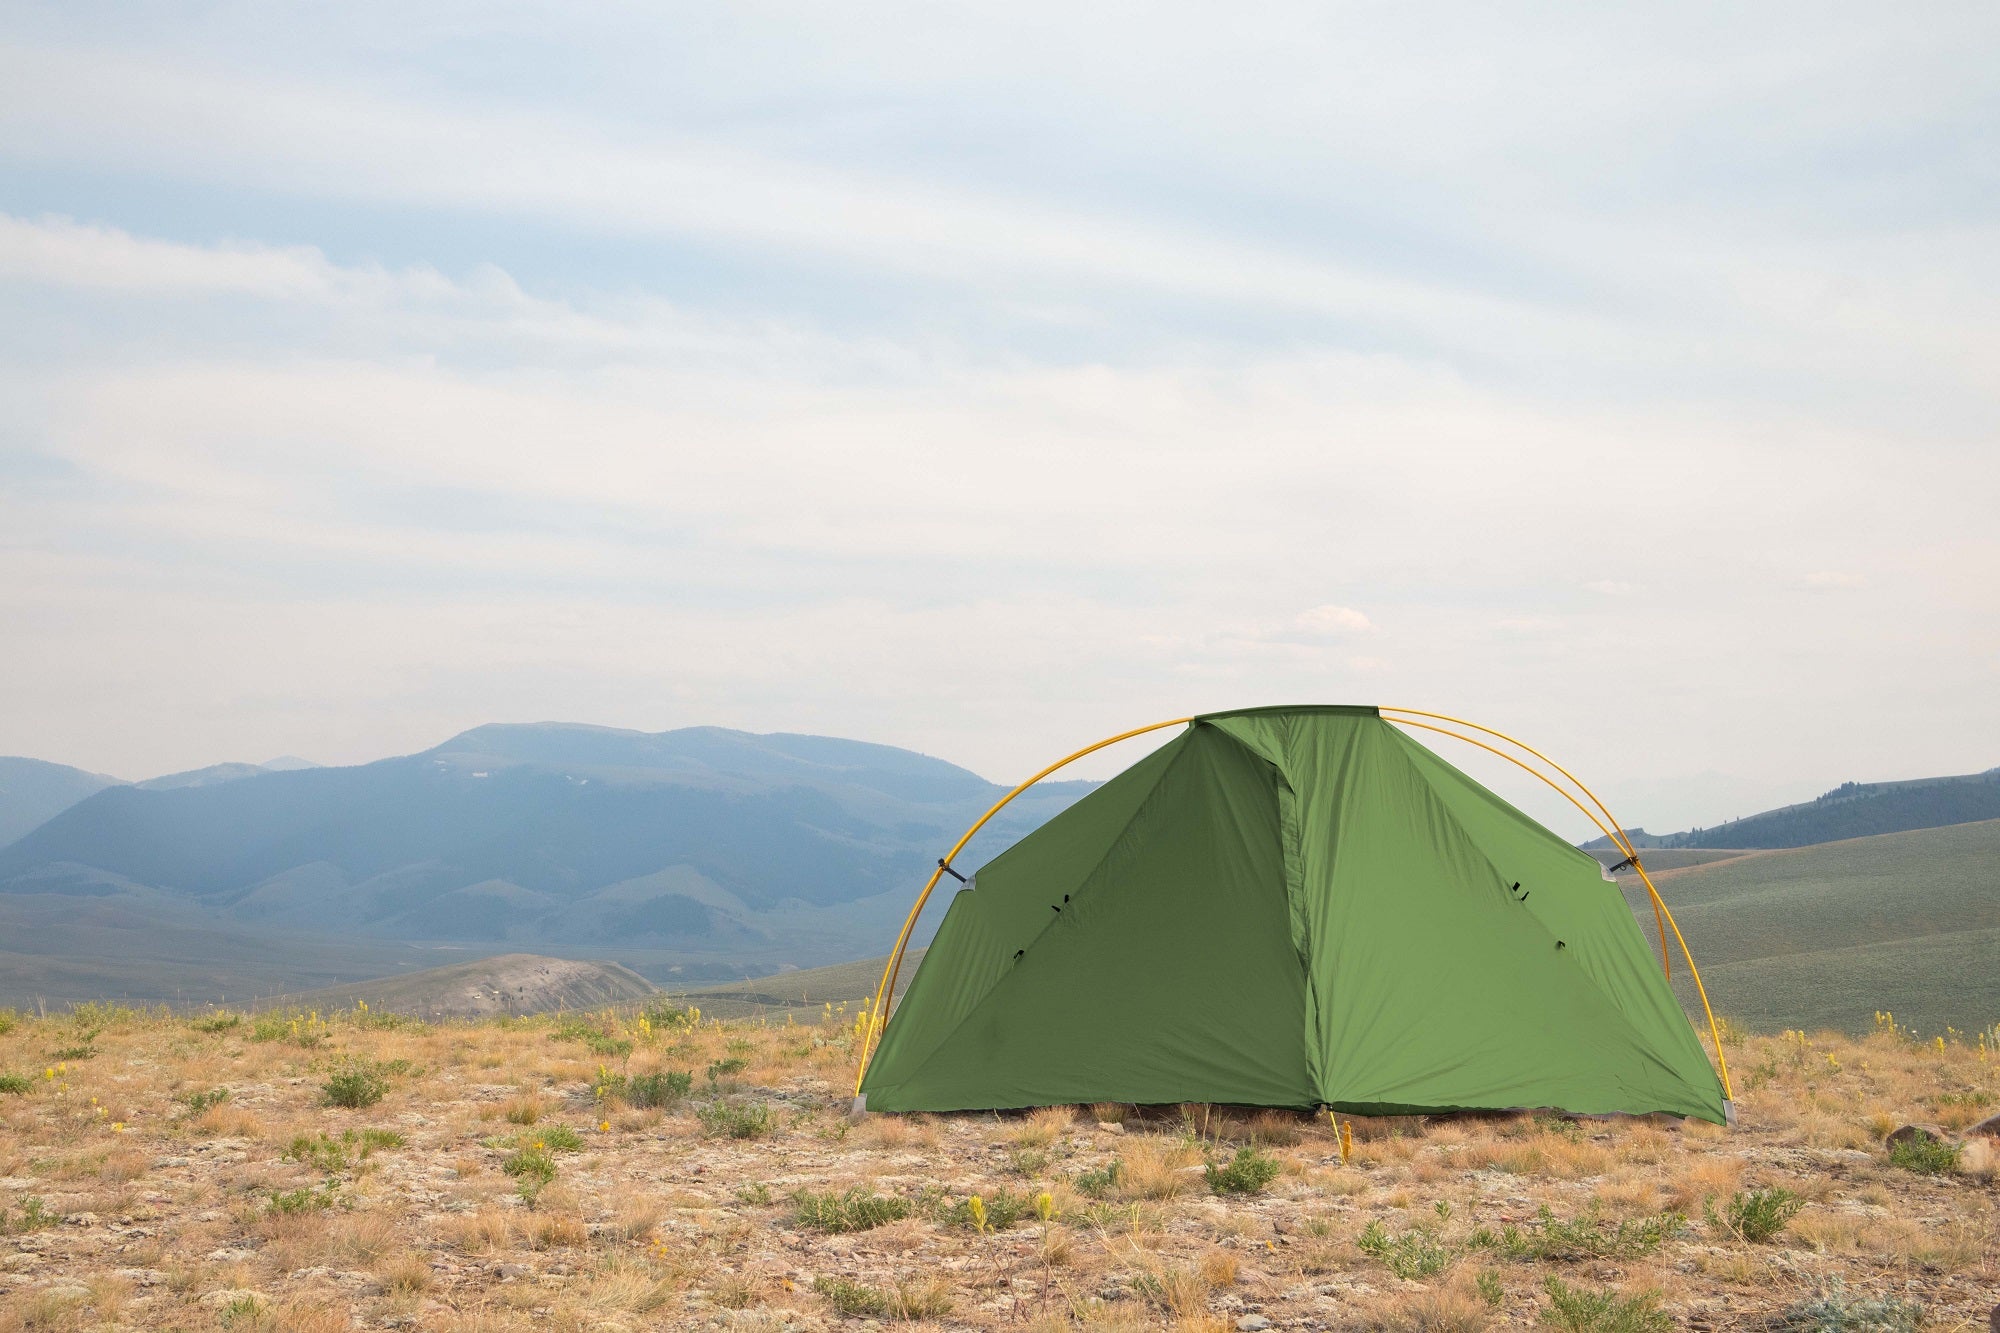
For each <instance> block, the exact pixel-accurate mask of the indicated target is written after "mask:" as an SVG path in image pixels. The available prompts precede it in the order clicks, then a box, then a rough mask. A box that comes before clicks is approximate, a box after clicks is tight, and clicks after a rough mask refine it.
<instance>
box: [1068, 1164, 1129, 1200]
mask: <svg viewBox="0 0 2000 1333" xmlns="http://www.w3.org/2000/svg"><path fill="white" fill-rule="evenodd" d="M1124 1170H1125V1163H1124V1161H1123V1160H1122V1159H1121V1158H1117V1157H1114V1158H1112V1159H1111V1160H1110V1161H1108V1162H1106V1163H1105V1164H1104V1165H1103V1166H1100V1167H1097V1168H1095V1169H1093V1170H1090V1171H1085V1172H1084V1173H1083V1174H1082V1175H1079V1176H1078V1177H1077V1178H1076V1189H1077V1193H1079V1194H1088V1195H1089V1196H1090V1197H1091V1198H1093V1199H1102V1198H1104V1197H1105V1196H1107V1195H1108V1194H1110V1193H1111V1192H1112V1191H1113V1190H1115V1189H1117V1188H1118V1177H1119V1176H1120V1175H1121V1174H1123V1173H1124Z"/></svg>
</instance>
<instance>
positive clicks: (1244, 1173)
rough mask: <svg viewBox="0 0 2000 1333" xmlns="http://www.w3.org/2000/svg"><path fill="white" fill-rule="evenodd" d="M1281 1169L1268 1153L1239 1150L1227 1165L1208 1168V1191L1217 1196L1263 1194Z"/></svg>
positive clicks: (1250, 1149) (1212, 1165)
mask: <svg viewBox="0 0 2000 1333" xmlns="http://www.w3.org/2000/svg"><path fill="white" fill-rule="evenodd" d="M1282 1169H1283V1168H1282V1167H1280V1166H1279V1164H1278V1159H1277V1158H1275V1157H1272V1156H1270V1155H1269V1154H1268V1153H1261V1152H1258V1151H1257V1150H1256V1149H1255V1148H1238V1149H1237V1150H1236V1155H1235V1156H1234V1157H1232V1158H1230V1159H1229V1162H1228V1164H1227V1165H1224V1166H1217V1165H1216V1164H1215V1163H1213V1162H1210V1163H1209V1164H1208V1188H1209V1190H1210V1191H1211V1192H1213V1193H1216V1194H1262V1193H1263V1192H1264V1187H1265V1186H1266V1185H1268V1184H1270V1183H1271V1182H1272V1181H1273V1180H1276V1179H1277V1178H1278V1172H1279V1171H1280V1170H1282Z"/></svg>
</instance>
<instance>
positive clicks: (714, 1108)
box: [695, 1102, 771, 1139]
mask: <svg viewBox="0 0 2000 1333" xmlns="http://www.w3.org/2000/svg"><path fill="white" fill-rule="evenodd" d="M695 1118H696V1119H698V1120H700V1121H701V1127H702V1128H703V1129H704V1130H706V1131H707V1132H708V1133H709V1134H710V1135H712V1136H714V1137H716V1138H731V1139H758V1138H762V1137H763V1136H764V1135H766V1134H768V1133H770V1132H771V1108H770V1107H768V1106H766V1105H764V1104H763V1103H762V1102H750V1103H748V1104H746V1105H742V1106H731V1105H730V1104H729V1103H727V1102H710V1103H708V1104H707V1105H706V1106H703V1107H702V1108H700V1109H699V1110H697V1111H696V1112H695Z"/></svg>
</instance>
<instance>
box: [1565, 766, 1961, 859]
mask: <svg viewBox="0 0 2000 1333" xmlns="http://www.w3.org/2000/svg"><path fill="white" fill-rule="evenodd" d="M1985 819H2000V768H1990V769H1987V770H1986V771H1985V772H1984V773H1967V774H1963V775H1961V776H1956V777H1943V778H1913V779H1909V780H1906V781H1901V782H1843V783H1841V784H1840V785H1839V786H1838V787H1835V788H1834V789H1833V790H1831V791H1829V792H1825V793H1823V794H1822V795H1819V796H1817V797H1814V798H1813V799H1812V800H1810V801H1801V802H1800V803H1799V804H1797V805H1787V806H1781V807H1779V808H1778V809H1776V810H1765V811H1762V812H1760V813H1758V814H1754V815H1745V816H1744V817H1743V818H1741V819H1732V820H1730V821H1729V822H1728V823H1725V824H1717V825H1716V826H1714V827H1713V828H1697V829H1689V830H1687V831H1686V832H1684V833H1668V834H1651V833H1648V832H1646V830H1644V829H1642V828H1640V829H1625V830H1623V832H1624V833H1625V835H1626V837H1627V838H1628V839H1629V840H1630V841H1631V843H1632V845H1633V846H1634V847H1637V848H1639V849H1640V850H1641V851H1644V850H1646V849H1647V848H1684V847H1712V848H1738V849H1742V850H1746V851H1747V850H1768V849H1775V848H1783V847H1809V846H1814V845H1816V844H1818V843H1823V842H1840V841H1843V840H1845V839H1848V838H1866V837H1872V836H1874V835H1876V834H1878V833H1904V832H1908V831H1909V830H1912V829H1926V828H1949V827H1951V826H1953V825H1956V824H1971V823H1976V822H1978V821H1980V820H1985ZM1582 846H1583V848H1584V850H1586V851H1609V850H1611V846H1612V844H1611V840H1610V839H1609V838H1593V839H1591V840H1590V841H1589V842H1586V843H1583V844H1582Z"/></svg>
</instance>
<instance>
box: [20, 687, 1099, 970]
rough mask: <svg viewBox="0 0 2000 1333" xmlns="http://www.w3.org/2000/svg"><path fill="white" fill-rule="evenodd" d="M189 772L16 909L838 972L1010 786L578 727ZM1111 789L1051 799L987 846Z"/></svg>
mask: <svg viewBox="0 0 2000 1333" xmlns="http://www.w3.org/2000/svg"><path fill="white" fill-rule="evenodd" d="M189 776H190V777H195V778H199V779H200V780H198V781H177V782H165V783H161V782H154V783H148V784H141V785H137V786H131V785H121V786H113V787H107V788H104V789H102V790H99V791H97V792H96V793H95V794H93V795H91V796H88V797H87V798H85V799H84V800H82V801H81V802H79V803H78V804H76V805H74V806H72V807H71V808H70V809H68V810H65V811H63V812H62V813H60V814H58V815H57V816H56V817H54V818H53V819H51V820H49V821H48V822H47V823H45V824H43V825H41V826H40V827H39V828H36V829H34V830H33V831H32V832H30V833H28V834H27V835H26V836H25V837H23V838H21V839H20V840H19V841H17V842H15V843H14V844H13V845H11V846H9V847H6V848H4V849H0V909H4V900H5V899H6V898H7V897H8V896H10V895H12V896H20V895H30V896H33V897H35V898H37V899H39V900H47V899H50V898H66V899H70V900H74V901H76V902H77V903H78V904H79V907H78V910H79V911H81V910H82V906H81V905H82V904H83V903H86V902H89V901H98V900H102V901H107V902H108V901H114V900H115V901H117V902H119V903H122V904H126V905H128V906H132V907H136V906H137V905H139V904H141V903H142V902H144V903H147V904H150V905H152V906H154V907H157V906H158V905H160V904H162V903H171V904H173V905H176V906H177V907H182V908H193V909H197V910H199V911H200V912H202V913H204V914H205V915H206V916H207V917H209V918H212V919H214V920H216V921H218V922H219V923H227V924H229V925H231V926H233V927H239V928H251V929H271V930H282V931H286V932H292V933H298V932H308V933H317V934H321V935H325V936H329V937H332V936H338V937H343V938H349V939H352V938H355V937H370V938H374V939H383V940H390V939H394V940H412V941H453V942H463V943H471V944H484V945H496V944H504V945H508V946H512V947H533V948H541V947H548V946H567V947H585V948H601V947H604V946H609V945H617V946H620V947H628V948H630V947H636V948H652V949H679V950H696V951H700V952H702V953H704V954H728V955H731V956H743V955H755V954H768V955H771V956H774V957H777V958H783V959H785V960H788V961H789V960H793V959H796V960H797V961H800V962H819V961H827V960H829V959H832V958H840V957H851V956H853V954H855V953H857V952H865V951H867V950H869V949H879V948H880V947H881V941H880V937H881V935H882V934H883V933H884V931H885V930H892V929H893V922H894V921H895V920H899V919H900V916H901V912H902V906H901V904H902V903H904V902H906V900H907V896H908V895H909V894H910V893H912V892H914V888H915V886H916V885H917V884H918V883H919V882H920V881H921V878H922V877H923V875H924V874H925V873H927V870H928V869H929V868H930V867H931V866H932V865H934V863H935V861H936V858H937V856H938V854H939V853H940V852H941V851H942V850H943V849H944V848H945V847H946V846H949V845H950V841H951V840H952V839H953V838H955V837H956V836H957V835H958V834H959V833H960V832H961V831H963V829H964V828H965V827H966V826H967V825H968V824H970V823H971V821H972V820H973V819H974V818H976V817H977V816H978V814H979V813H980V812H981V811H983V810H984V809H985V808H986V807H987V806H988V805H990V804H991V803H992V802H993V801H994V800H996V799H998V797H999V796H1000V795H1001V794H1002V792H1003V791H1004V790H1005V789H1004V788H1001V787H999V786H997V785H996V784H994V783H990V782H988V781H986V780H985V779H984V778H981V777H980V776H978V775H977V774H975V773H971V772H969V771H967V770H966V769H963V768H960V767H958V766H957V765H954V764H950V763H947V762H945V761H943V760H940V759H934V758H930V757H928V756H925V755H920V754H916V753H913V752H911V751H907V750H901V749H897V748H895V747H893V746H886V745H875V744H870V743H867V742H861V741H849V740H840V739H834V738H829V737H820V736H803V735H791V734H782V733H781V734H772V735H757V734H753V733H749V732H741V731H731V730H728V729H725V728H719V727H693V728H686V729H682V730H678V731H668V732H658V733H645V732H636V731H621V730H618V729H615V728H608V727H590V726H580V725H571V724H561V723H536V724H494V725H489V726H482V727H475V728H473V729H472V730H470V731H467V732H463V733H461V734H460V735H458V736H454V737H452V738H451V739H450V740H448V741H446V742H444V743H443V744H441V745H439V746H436V747H434V748H432V749H430V750H426V751H423V752H421V753H418V754H414V755H406V756H402V757H399V758H392V759H384V760H379V761H377V762H375V763H372V764H362V765H358V766H354V767H347V768H307V769H300V770H294V771H280V772H271V771H256V772H251V773H247V774H244V773H217V772H213V771H204V772H203V773H202V774H198V775H189ZM1091 785H1092V784H1089V783H1053V784H1042V785H1040V786H1038V787H1036V788H1035V789H1034V790H1032V791H1031V792H1029V793H1028V794H1026V795H1024V796H1023V797H1022V798H1021V799H1020V800H1018V801H1016V802H1015V803H1014V804H1013V805H1011V806H1009V807H1008V809H1007V811H1006V812H1004V814H1003V815H1002V816H1001V818H1000V819H998V820H996V821H995V825H994V826H993V836H992V837H991V838H990V839H989V840H988V843H989V846H990V849H991V850H997V849H998V847H1000V846H1003V845H1005V843H1006V842H1008V841H1011V840H1012V839H1013V838H1015V837H1018V836H1019V835H1020V834H1022V833H1024V832H1026V831H1028V830H1029V829H1031V828H1033V827H1035V826H1036V825H1038V824H1039V823H1040V822H1041V821H1042V820H1043V819H1045V818H1047V817H1048V816H1049V815H1051V814H1053V813H1055V811H1057V810H1059V809H1060V808H1062V807H1063V806H1065V805H1067V804H1068V803H1069V801H1071V800H1073V799H1075V798H1076V796H1078V795H1080V794H1081V793H1082V792H1083V791H1087V790H1088V789H1089V788H1090V786H1091ZM968 864H970V862H968ZM0 924H4V920H0Z"/></svg>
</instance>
